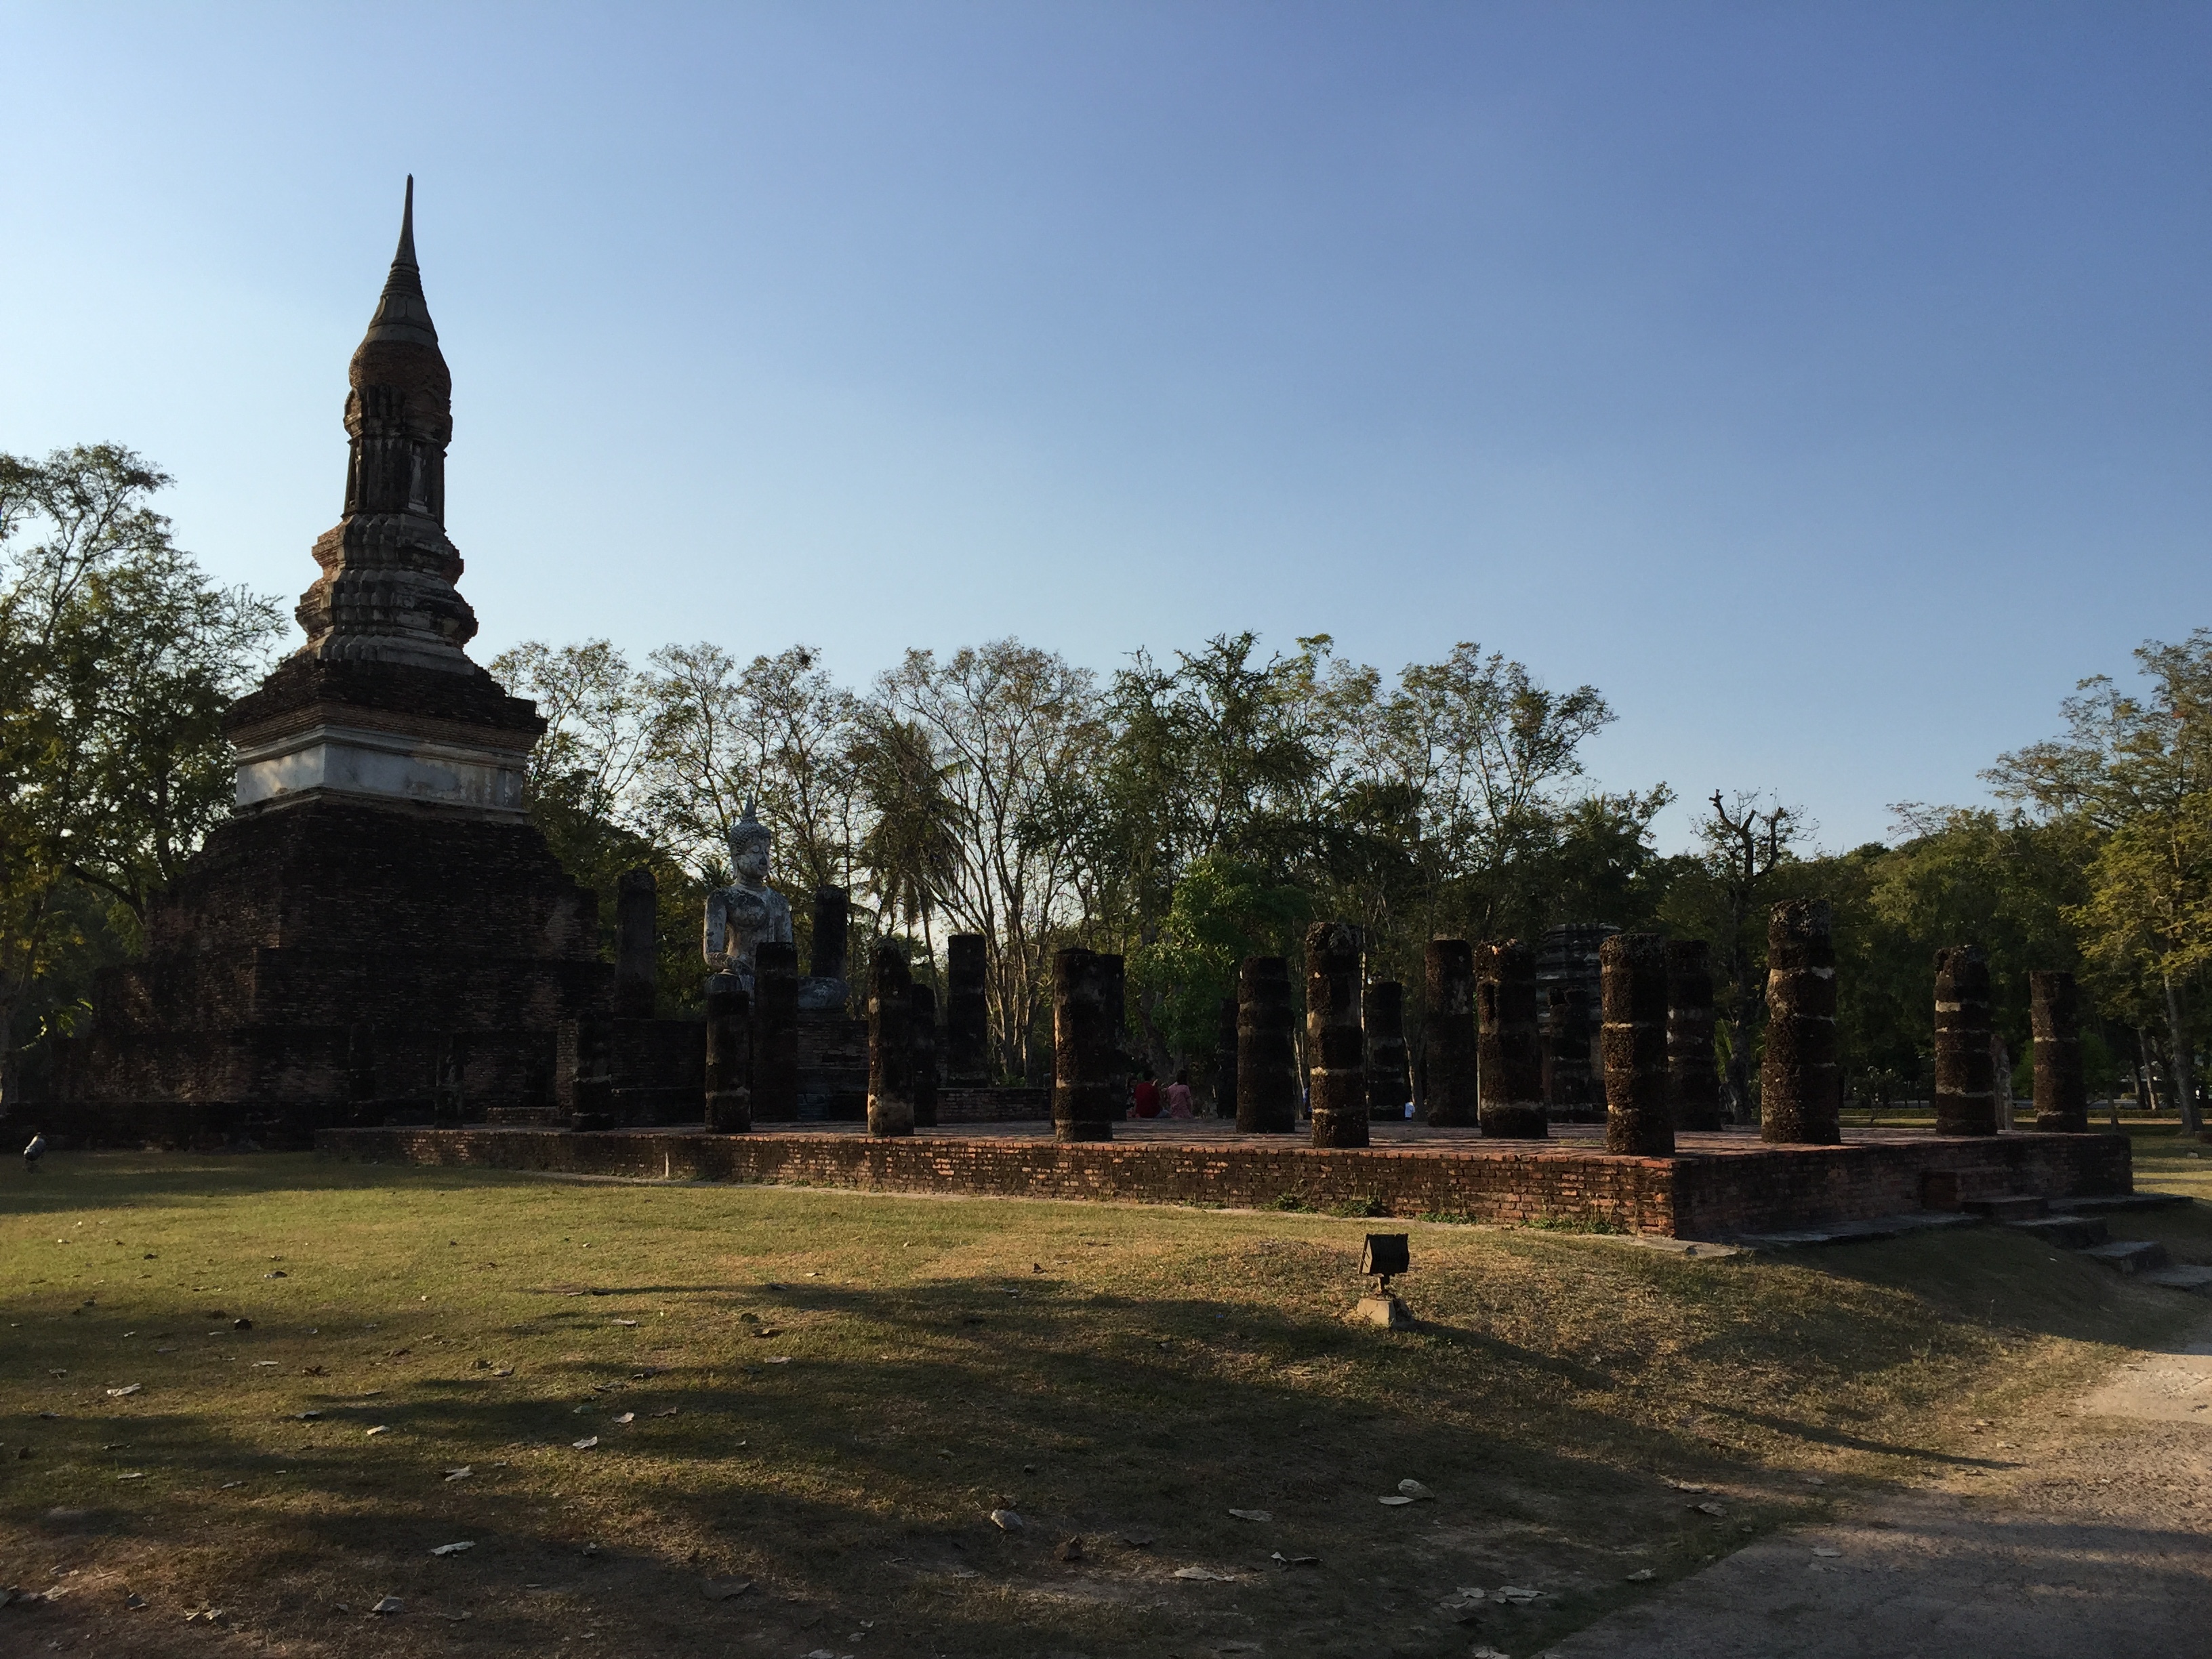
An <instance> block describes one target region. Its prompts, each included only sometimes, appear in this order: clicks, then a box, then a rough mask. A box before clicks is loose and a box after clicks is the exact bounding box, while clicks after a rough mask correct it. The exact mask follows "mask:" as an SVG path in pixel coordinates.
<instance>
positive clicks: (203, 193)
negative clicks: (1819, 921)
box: [0, 0, 2212, 846]
mask: <svg viewBox="0 0 2212 1659" xmlns="http://www.w3.org/2000/svg"><path fill="white" fill-rule="evenodd" d="M0 40H4V42H5V44H6V57H7V62H8V64H9V70H8V74H7V77H6V90H5V93H4V94H0V169H4V171H0V199H4V204H5V219H4V222H0V315H4V318H5V321H4V325H0V448H6V449H9V450H13V451H15V452H18V453H21V452H26V451H30V452H42V451H44V450H46V449H48V448H51V447H56V446H59V445H63V444H66V443H70V442H75V441H92V440H96V439H113V440H117V441H121V442H124V443H127V444H129V445H131V446H132V447H136V448H137V449H139V450H141V451H143V452H144V453H146V454H148V455H149V456H151V457H153V458H154V459H156V460H157V461H158V462H159V463H161V465H164V466H165V467H167V469H168V470H169V471H173V473H175V474H176V476H177V478H178V480H179V483H178V487H177V489H175V490H174V491H173V492H172V495H171V498H170V502H169V505H170V509H171V511H172V512H173V514H174V516H175V518H176V520H177V524H178V527H179V532H180V538H181V539H182V540H183V542H184V543H185V544H186V545H187V546H189V547H190V548H191V549H192V550H195V551H196V552H197V553H198V554H199V555H201V556H202V557H203V558H204V560H205V561H206V562H207V563H208V564H209V565H210V567H212V568H214V569H215V570H216V572H218V573H219V574H221V575H222V577H224V578H225V579H227V580H241V581H245V582H248V583H251V584H252V585H253V586H256V587H258V588H260V589H263V590H265V591H271V592H280V593H282V594H283V595H284V596H285V598H286V599H287V600H288V601H289V599H290V598H291V597H292V596H293V595H295V594H296V593H297V592H299V591H300V590H301V589H302V588H303V587H305V586H307V582H308V580H309V579H310V578H311V577H312V576H313V566H312V563H311V562H310V561H309V558H308V555H307V550H308V546H309V544H310V543H311V542H312V541H313V538H314V537H315V536H316V535H317V534H318V533H319V532H321V531H322V530H324V529H325V528H326V527H328V526H329V525H330V524H331V522H332V521H333V520H334V519H335V518H336V516H337V511H338V506H339V495H340V489H341V485H342V483H343V453H344V438H343V433H342V431H341V430H340V428H339V423H338V421H339V413H340V407H341V402H342V399H343V392H344V372H345V362H346V358H347V356H348V355H349V352H350V351H351V349H352V348H353V345H354V343H355V342H356V340H357V339H358V338H359V337H360V334H361V331H362V327H363V325H365V324H366V322H367V320H368V315H369V313H370V311H371V309H372V308H373V306H374V301H375V296H376V293H377V289H378V288H379V286H380V283H381V281H382V277H383V272H384V268H385V266H386V263H387V262H388V260H389V259H390V257H391V251H392V241H393V239H394V234H395V232H396V229H397V222H398V209H399V197H400V187H401V181H402V178H403V176H404V174H405V173H409V172H410V171H411V172H412V173H415V174H416V179H417V216H416V229H417V238H418V243H419V246H420V249H421V253H422V265H423V280H424V283H425V286H426V288H427V289H428V295H429V299H430V305H431V309H432V312H433V313H434V315H435V317H436V319H437V321H438V325H439V329H440V331H441V335H442V337H443V339H444V343H445V348H446V354H447V359H448V361H449V362H451V363H452V365H453V376H454V381H455V392H454V414H455V422H456V431H455V437H454V443H453V456H452V461H451V465H450V471H449V479H450V509H451V523H450V528H451V530H452V532H453V537H454V539H455V540H456V541H457V542H458V543H459V545H460V548H461V550H462V553H463V555H464V556H465V558H466V559H467V561H468V567H469V568H468V574H467V576H466V578H465V580H464V589H465V592H466V593H467V594H468V596H469V598H470V599H471V601H472V602H473V604H474V605H475V606H476V608H477V614H478V616H479V617H480V618H481V620H482V623H483V633H482V635H480V636H479V641H478V643H477V647H476V649H477V655H478V658H479V659H480V660H481V659H488V658H489V655H490V654H491V653H494V652H495V651H497V650H498V649H500V648H501V647H503V646H505V645H507V644H511V643H513V641H516V640H519V639H522V638H526V637H532V636H536V637H541V638H545V639H548V640H552V641H562V640H568V639H575V638H581V637H585V636H587V635H609V636H611V637H612V638H613V639H614V640H615V641H617V643H619V644H621V645H623V647H627V648H629V650H631V651H632V652H633V653H635V654H636V655H639V656H641V655H642V654H643V653H645V652H646V651H647V650H648V649H650V648H651V647H653V646H654V645H657V644H659V643H661V642H664V641H670V640H676V639H696V638H699V637H702V636H705V637H711V638H713V639H715V640H717V641H720V642H721V643H722V644H724V645H726V646H727V647H730V648H731V649H732V650H734V651H737V652H738V653H746V654H749V653H752V652H755V651H764V650H774V649H776V648H779V647H781V646H783V645H786V644H788V643H791V642H793V641H800V640H803V641H807V642H809V643H812V644H816V645H819V646H821V647H824V648H825V649H826V651H827V652H828V653H829V663H830V665H831V666H832V667H833V668H835V669H836V670H837V671H839V672H840V673H841V674H842V675H843V676H845V677H847V678H848V679H850V680H853V681H855V682H858V681H862V680H865V679H866V678H867V677H869V676H870V675H872V673H873V672H874V671H876V670H878V668H881V667H883V666H884V665H887V664H889V663H890V661H892V660H893V659H895V658H896V655H897V654H898V653H899V652H900V651H901V650H902V648H903V647H907V646H908V645H922V646H931V647H939V648H940V649H942V648H946V647H955V646H957V645H960V644H962V643H965V642H972V641H981V640H983V639H986V638H989V637H995V636H998V635H1005V634H1010V633H1011V634H1017V635H1020V636H1022V637H1023V638H1024V639H1026V640H1029V641H1033V642H1036V643H1038V644H1042V645H1046V646H1049V647H1054V648H1056V649H1059V650H1060V651H1063V652H1065V653H1067V654H1068V655H1069V656H1071V657H1073V658H1075V659H1079V660H1080V661H1083V662H1086V663H1089V664H1091V665H1095V666H1097V667H1098V668H1101V669H1110V668H1111V667H1113V666H1114V665H1115V663H1116V662H1117V661H1119V660H1120V659H1121V655H1122V653H1125V652H1127V650H1129V649H1131V648H1132V647H1136V646H1139V645H1144V646H1148V647H1151V648H1152V650H1153V651H1154V652H1155V653H1162V654H1164V653H1167V652H1168V651H1170V650H1171V649H1172V648H1173V647H1176V646H1178V645H1188V644H1192V643H1194V642H1196V641H1200V640H1201V639H1202V638H1204V637H1205V636H1206V635H1210V634H1212V633H1215V632H1218V631H1221V630H1225V629H1240V628H1246V627H1249V628H1254V629H1259V630H1260V631H1261V633H1262V634H1263V635H1264V636H1266V637H1267V639H1268V640H1269V641H1272V642H1274V643H1277V644H1280V645H1285V646H1287V645H1288V644H1289V643H1290V642H1291V639H1292V638H1293V636H1295V635H1300V634H1306V633H1314V632H1321V631H1326V632H1328V633H1330V634H1333V635H1335V637H1336V639H1337V640H1338V641H1339V643H1340V647H1341V648H1342V649H1343V650H1344V651H1345V652H1346V653H1347V654H1350V655H1353V656H1356V657H1358V658H1360V659H1364V660H1369V661H1372V662H1374V663H1376V664H1377V665H1380V666H1382V667H1383V668H1384V669H1385V670H1391V669H1395V668H1396V667H1397V666H1399V665H1402V664H1403V663H1405V662H1407V661H1409V660H1428V659H1434V658H1437V657H1438V656H1440V655H1442V654H1443V653H1444V652H1445V651H1446V650H1448V649H1449V647H1450V646H1451V644H1452V643H1453V641H1456V640H1461V639H1474V640H1479V641H1481V642H1483V644H1485V645H1486V646H1491V647H1498V648H1501V649H1503V650H1504V651H1506V652H1507V653H1510V654H1512V655H1514V656H1516V657H1519V658H1521V659H1523V660H1525V661H1526V662H1528V664H1529V665H1531V666H1532V667H1533V668H1534V670H1535V671H1537V672H1538V673H1539V674H1540V675H1541V676H1542V677H1543V678H1545V679H1546V680H1547V681H1548V682H1550V683H1552V684H1558V685H1571V684H1577V683H1580V682H1583V681H1590V682H1594V683H1595V684H1597V685H1598V686H1599V687H1600V688H1601V690H1603V691H1604V692H1605V693H1606V695H1607V696H1608V697H1609V698H1610V699H1611V700H1612V702H1613V705H1614V707H1615V708H1617V709H1618V711H1619V713H1620V721H1619V724H1618V725H1617V726H1615V727H1614V728H1613V730H1612V731H1611V732H1609V733H1608V734H1607V736H1606V738H1604V739H1603V740H1601V743H1600V744H1598V745H1597V746H1596V749H1595V751H1594V753H1593V755H1592V757H1591V758H1592V761H1593V763H1594V769H1595V772H1596V774H1597V775H1598V776H1599V777H1600V778H1601V780H1602V781H1604V782H1606V783H1607V785H1609V786H1613V787H1629V786H1644V785H1648V784H1650V783H1651V782H1652V781H1656V780H1659V779H1664V780H1666V781H1668V783H1670V784H1672V785H1673V786H1674V787H1675V789H1676V790H1677V791H1679V792H1680V793H1681V794H1683V795H1684V796H1686V797H1687V798H1688V799H1691V800H1695V799H1698V798H1699V797H1701V796H1703V795H1705V794H1707V793H1711V790H1712V789H1713V788H1715V787H1725V788H1736V787H1746V788H1748V787H1769V788H1773V789H1776V790H1778V791H1779V792H1780V793H1782V795H1783V797H1784V799H1789V800H1791V801H1795V802H1799V803H1802V805H1805V806H1806V807H1807V808H1808V809H1809V811H1811V812H1812V814H1813V815H1814V817H1816V818H1817V819H1818V820H1819V822H1820V825H1821V831H1822V833H1821V840H1822V841H1823V842H1826V844H1828V845H1831V846H1844V845H1850V844H1852V843H1854V842H1858V841H1861V840H1865V839H1869V838H1873V837H1876V836H1881V834H1882V833H1883V831H1884V829H1885V828H1886V826H1887V823H1888V813H1887V804H1888V803H1890V802H1892V801H1897V800H1906V799H1922V800H1937V801H1942V800H1965V799H1974V798H1977V797H1978V795H1979V794H1980V791H1981V786H1980V785H1979V784H1978V781H1977V779H1976V773H1977V771H1978V769H1980V768H1981V767H1983V766H1985V765H1986V764H1988V763H1989V762H1990V759H1991V757H1994V756H1995V755H1996V753H1998V752H1999V751H2000V750H2004V749H2006V748H2008V747H2011V746H2014V745H2016V744H2020V743H2022V742H2024V741H2027V740H2030V739H2032V738H2036V737H2038V736H2039V735H2043V734H2044V733H2045V732H2049V731H2051V730H2052V729H2053V728H2054V727H2055V726H2056V722H2057V703H2058V700H2059V698H2060V697H2061V696H2063V695H2064V693H2065V692H2066V691H2067V690H2069V688H2070V686H2071V684H2072V683H2073V682H2074V680H2075V678H2078V677H2079V676H2081V675H2083V674H2087V673H2093V672H2097V671H2108V670H2109V671H2123V670H2124V669H2125V668H2126V666H2127V660H2128V659H2127V653H2128V652H2129V650H2130V648H2131V647H2133V646H2134V645H2136V643H2137V642H2138V641H2141V640H2142V639H2144V638H2145V637H2147V636H2157V637H2161V638H2174V637H2178V636H2179V635H2185V633H2187V631H2188V630H2189V629H2191V628H2193V627H2195V626H2197V625H2199V624H2202V623H2212V576H2209V575H2208V571H2212V564H2208V560H2207V557H2206V552H2207V549H2206V540H2207V526H2208V523H2212V513H2208V509H2212V474H2208V468H2207V461H2208V458H2209V456H2212V452H2208V442H2207V441H2208V437H2212V431H2208V428H2209V427H2212V419H2208V417H2209V416H2212V375H2208V368H2212V362H2208V350H2207V348H2208V343H2212V307H2208V305H2207V303H2206V301H2207V298H2208V293H2207V275H2208V270H2212V260H2208V254H2212V216H2208V208H2212V196H2208V191H2207V185H2208V173H2212V165H2208V164H2212V149H2208V140H2212V85H2208V79H2212V77H2208V70H2212V7H2208V6H2207V5H2204V4H2196V5H2160V4H2155V3H2129V4H2125V5H2113V4H2110V3H2096V4H2080V5H2064V6H2050V5H2034V4H2027V3H2020V0H2006V3H2001V4H1988V5H1976V4H1967V3H1935V4H1929V3H1921V4H1912V5H1896V6H1886V5H1881V4H1869V3H1863V0H1851V3H1838V4H1833V5H1826V6H1821V5H1807V4H1740V5H1718V6H1705V5H1693V4H1680V5H1669V6H1648V7H1644V6H1634V5H1628V4H1604V5H1572V4H1535V3H1527V4H1511V5H1474V4H1457V5H1430V4H1377V3H1359V4H1344V5H1317V4H1295V3H1286V0H1269V3H1261V4H1252V5H1238V4H1228V3H1198V0H1192V3H1186V4H1180V5H1145V4H1133V3H1132V4H1115V5H1103V4H1101V5H1085V4H1072V3H1052V4H1038V3H1033V0H1032V3H1017V4H1009V5H1005V6H965V5H951V4H941V5H929V6H923V5H919V4H915V5H890V4H885V5H860V4H825V3H809V4H789V5H780V6H764V7H739V6H712V7H696V8H692V7H679V6H652V5H642V4H631V5H624V6H619V7H606V8H580V7H562V6H551V5H513V6H496V7H495V6H489V5H457V4H452V3H445V4H439V5H435V6H422V7H410V6H407V5H404V4H396V3H385V4H378V5H374V6H342V5H335V4H317V5H313V6H301V5H294V4H283V5H270V6H264V7H244V6H233V7H213V6H197V5H196V6H174V5H162V6H147V7H126V6H114V5H107V6H102V5H92V4H85V3H69V4H64V5H30V6H26V5H20V4H10V5H5V6H0ZM1687 824H1688V818H1687V815H1686V812H1685V811H1682V810H1680V809H1678V810H1677V811H1675V812H1674V813H1673V814H1670V817H1669V820H1668V823H1667V825H1666V837H1667V839H1668V842H1670V843H1674V842H1680V840H1681V839H1682V838H1683V836H1685V835H1686V830H1687Z"/></svg>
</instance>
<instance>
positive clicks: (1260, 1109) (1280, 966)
mask: <svg viewBox="0 0 2212 1659" xmlns="http://www.w3.org/2000/svg"><path fill="white" fill-rule="evenodd" d="M1291 1030H1292V1026H1291V964H1290V963H1287V962H1285V960H1284V959H1283V958H1282V957H1245V958H1244V965H1243V968H1242V969H1239V970H1238V972H1237V1128H1238V1129H1239V1130H1240V1131H1242V1132H1243V1133H1246V1134H1264V1135H1287V1134H1294V1133H1297V1127H1298V1053H1297V1045H1296V1044H1295V1043H1293V1042H1291Z"/></svg>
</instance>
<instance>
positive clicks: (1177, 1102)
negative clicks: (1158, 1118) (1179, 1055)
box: [1168, 1066, 1191, 1117]
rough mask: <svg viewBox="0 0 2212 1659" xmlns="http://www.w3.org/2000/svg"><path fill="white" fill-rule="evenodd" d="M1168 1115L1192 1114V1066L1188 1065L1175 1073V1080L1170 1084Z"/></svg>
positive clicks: (1186, 1115)
mask: <svg viewBox="0 0 2212 1659" xmlns="http://www.w3.org/2000/svg"><path fill="white" fill-rule="evenodd" d="M1168 1115H1169V1116H1170V1117H1188V1116H1190V1115H1191V1109H1190V1068H1189V1067H1188V1066H1185V1067H1184V1068H1183V1069H1182V1071H1180V1072H1177V1073H1176V1074H1175V1081H1174V1082H1173V1083H1170V1084H1169V1085H1168Z"/></svg>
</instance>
